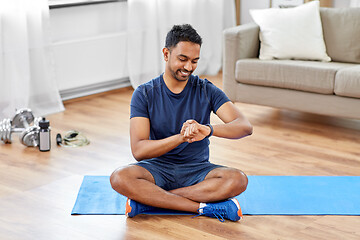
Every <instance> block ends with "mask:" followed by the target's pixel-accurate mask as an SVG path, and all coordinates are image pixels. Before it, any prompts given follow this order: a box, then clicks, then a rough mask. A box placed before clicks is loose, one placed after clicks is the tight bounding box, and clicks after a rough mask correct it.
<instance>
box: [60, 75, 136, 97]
mask: <svg viewBox="0 0 360 240" xmlns="http://www.w3.org/2000/svg"><path fill="white" fill-rule="evenodd" d="M129 86H131V83H130V79H129V78H128V77H126V78H121V79H116V80H111V81H106V82H102V83H96V84H90V85H86V86H82V87H76V88H71V89H66V90H61V91H60V96H61V99H62V100H63V101H65V100H69V99H74V98H79V97H85V96H89V95H92V94H96V93H102V92H107V91H110V90H115V89H119V88H123V87H129Z"/></svg>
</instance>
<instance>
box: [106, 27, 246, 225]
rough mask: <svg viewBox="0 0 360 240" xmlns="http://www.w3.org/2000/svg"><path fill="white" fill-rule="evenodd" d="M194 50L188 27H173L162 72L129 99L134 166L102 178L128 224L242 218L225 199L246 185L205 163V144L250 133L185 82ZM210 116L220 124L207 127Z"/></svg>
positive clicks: (198, 83) (201, 88)
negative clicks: (158, 216)
mask: <svg viewBox="0 0 360 240" xmlns="http://www.w3.org/2000/svg"><path fill="white" fill-rule="evenodd" d="M201 44H202V39H201V37H200V36H199V35H198V33H197V32H196V30H195V29H193V28H192V27H191V26H190V25H189V24H185V25H175V26H174V27H173V28H172V29H171V30H170V32H169V33H168V34H167V36H166V42H165V47H164V49H163V55H164V60H165V63H166V66H165V72H164V73H163V74H162V75H160V76H159V77H157V78H155V79H153V80H151V81H149V82H147V83H145V84H142V85H140V86H139V87H138V88H137V89H136V90H135V91H134V94H133V97H132V100H131V113H130V118H131V120H130V140H131V150H132V153H133V156H134V158H135V159H136V160H137V161H138V162H137V163H136V164H132V165H130V166H126V167H122V168H119V169H117V170H115V171H114V173H113V174H112V175H111V177H110V181H111V185H112V187H113V188H114V190H116V191H117V192H119V193H120V194H122V195H124V196H127V197H128V200H127V203H126V204H127V205H126V214H127V216H128V217H134V216H136V215H138V214H141V213H144V212H146V211H149V210H151V209H154V208H165V209H172V210H179V211H187V212H194V213H198V214H199V215H204V216H208V217H216V218H218V219H219V220H221V221H224V219H229V220H231V221H238V220H240V219H241V217H242V214H241V209H240V205H239V203H238V201H237V200H236V199H235V198H233V197H235V196H237V195H238V194H240V193H242V192H243V191H245V189H246V187H247V177H246V175H245V174H244V173H243V172H242V171H240V170H238V169H234V168H229V167H225V166H221V165H215V164H212V163H210V162H209V138H210V137H211V136H216V137H222V138H229V139H239V138H242V137H245V136H247V135H250V134H251V133H252V126H251V124H250V123H249V121H248V120H247V119H246V118H245V117H244V116H243V114H241V113H240V111H239V110H238V109H237V108H236V107H235V106H234V104H233V103H232V102H231V101H230V100H229V99H228V97H227V96H226V95H225V94H224V92H222V91H221V90H220V89H219V88H217V87H216V86H214V85H213V84H212V83H211V82H209V81H208V80H206V79H205V80H203V79H200V78H199V77H198V76H194V75H192V73H193V72H194V71H195V69H196V67H197V63H198V61H199V59H200V48H201ZM212 111H213V112H214V113H216V114H217V116H218V117H219V118H220V119H221V120H222V121H223V124H217V125H211V124H210V113H211V112H212Z"/></svg>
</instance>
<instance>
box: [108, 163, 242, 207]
mask: <svg viewBox="0 0 360 240" xmlns="http://www.w3.org/2000/svg"><path fill="white" fill-rule="evenodd" d="M110 182H111V186H112V187H113V189H114V190H115V191H117V192H118V193H120V194H122V195H124V196H127V197H129V198H130V199H133V200H135V201H137V202H140V203H142V204H146V205H149V206H153V207H158V208H167V209H172V210H179V211H187V212H195V213H196V212H197V210H198V209H199V203H201V202H203V203H207V202H215V201H221V200H226V199H228V198H231V197H234V196H237V195H239V194H240V193H242V192H243V191H245V190H246V187H247V182H248V180H247V177H246V175H245V174H244V173H243V172H242V171H240V170H237V169H234V168H226V167H221V168H215V169H213V170H211V171H210V172H209V173H208V174H207V175H206V177H205V179H204V181H202V182H200V183H198V184H195V185H192V186H189V187H183V188H177V189H173V190H170V191H165V190H164V189H162V188H160V187H158V186H156V185H155V180H154V178H153V176H152V175H151V173H150V172H149V171H148V170H146V169H145V168H143V167H140V166H137V165H130V166H127V167H124V168H119V169H117V170H115V171H114V172H113V174H112V175H111V177H110Z"/></svg>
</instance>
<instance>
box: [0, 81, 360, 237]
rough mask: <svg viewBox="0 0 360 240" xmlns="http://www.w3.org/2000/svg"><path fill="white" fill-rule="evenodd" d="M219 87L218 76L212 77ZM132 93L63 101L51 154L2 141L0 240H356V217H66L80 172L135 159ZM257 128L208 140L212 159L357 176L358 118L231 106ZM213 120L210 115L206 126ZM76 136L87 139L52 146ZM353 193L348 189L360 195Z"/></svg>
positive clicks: (359, 233) (107, 169)
mask: <svg viewBox="0 0 360 240" xmlns="http://www.w3.org/2000/svg"><path fill="white" fill-rule="evenodd" d="M209 79H210V80H211V81H213V82H214V83H215V84H216V85H218V86H220V87H221V77H220V75H219V76H216V77H209ZM131 95H132V89H131V88H126V89H122V90H118V91H114V92H110V93H107V94H102V95H97V96H92V97H87V98H82V99H77V100H72V101H68V102H66V103H65V107H66V111H64V112H62V113H58V114H54V115H51V116H49V119H50V123H51V126H52V149H51V151H50V152H39V151H38V149H36V148H27V147H25V146H23V145H21V144H20V143H19V141H18V139H17V136H15V137H14V141H13V143H12V144H6V145H5V144H3V143H0V239H47V240H48V239H360V228H359V226H360V217H356V216H245V218H244V220H243V221H241V222H236V223H234V222H230V221H226V222H225V223H220V222H219V221H218V220H217V219H212V218H206V217H197V218H191V217H189V216H137V217H135V218H132V219H130V218H126V217H125V216H120V215H115V216H111V215H110V216H99V215H96V216H95V215H93V216H71V215H70V212H71V210H72V207H73V205H74V202H75V199H76V196H77V193H78V190H79V186H80V184H81V182H82V178H83V176H84V175H110V174H111V172H112V171H113V170H114V169H115V168H116V167H118V166H122V165H127V164H129V163H132V162H134V161H135V160H134V159H133V158H132V156H131V152H130V147H129V103H130V98H131ZM236 106H237V107H238V108H239V109H240V110H241V111H242V112H243V113H244V114H245V115H246V116H247V117H248V119H249V120H250V122H251V123H252V124H253V126H254V133H253V135H252V136H250V137H247V138H244V139H241V140H225V139H217V138H215V137H213V138H212V139H211V145H210V148H211V159H212V162H214V163H218V164H223V165H227V166H230V167H236V168H239V169H242V170H243V171H244V172H246V173H247V174H248V175H326V176H338V175H350V176H352V175H360V121H355V120H349V119H340V118H334V117H326V116H318V115H312V114H304V113H299V112H292V111H286V110H278V109H273V108H270V107H262V106H255V105H248V104H241V103H236ZM218 121H219V119H218V118H217V117H216V116H215V115H214V116H212V122H213V123H216V122H218ZM71 129H76V130H79V131H81V132H82V133H84V134H85V135H86V136H87V137H88V138H89V139H90V141H91V143H90V145H88V146H86V147H81V148H64V147H57V146H56V144H55V135H56V133H62V134H64V133H65V132H66V131H68V130H71ZM358 190H359V189H357V190H355V189H354V191H358Z"/></svg>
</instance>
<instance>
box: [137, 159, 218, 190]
mask: <svg viewBox="0 0 360 240" xmlns="http://www.w3.org/2000/svg"><path fill="white" fill-rule="evenodd" d="M134 165H137V166H141V167H143V168H145V169H146V170H148V171H149V172H150V173H151V175H152V176H153V177H154V179H155V184H156V185H157V186H159V187H161V188H162V189H164V190H166V191H169V190H172V189H177V188H182V187H188V186H192V185H195V184H197V183H199V182H202V181H204V179H205V177H206V175H207V174H208V173H209V172H210V171H211V170H213V169H215V168H219V167H224V166H221V165H216V164H212V163H210V162H208V161H206V162H200V163H199V162H197V163H184V164H176V163H171V162H167V161H165V160H160V159H149V160H142V161H140V162H138V163H135V164H134Z"/></svg>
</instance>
